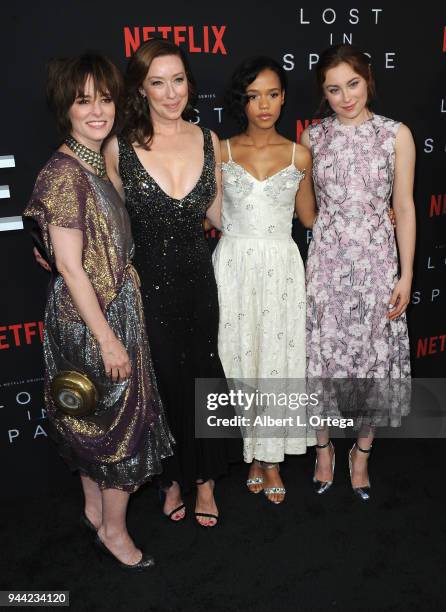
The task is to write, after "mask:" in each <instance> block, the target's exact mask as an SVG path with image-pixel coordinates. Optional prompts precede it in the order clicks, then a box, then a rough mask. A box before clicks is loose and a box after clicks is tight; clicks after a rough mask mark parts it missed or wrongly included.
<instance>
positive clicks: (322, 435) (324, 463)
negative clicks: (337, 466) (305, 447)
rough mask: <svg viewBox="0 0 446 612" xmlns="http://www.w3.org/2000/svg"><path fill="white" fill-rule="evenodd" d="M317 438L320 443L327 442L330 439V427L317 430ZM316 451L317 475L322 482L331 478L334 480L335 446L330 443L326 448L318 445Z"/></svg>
mask: <svg viewBox="0 0 446 612" xmlns="http://www.w3.org/2000/svg"><path fill="white" fill-rule="evenodd" d="M316 439H317V443H318V445H325V444H327V442H328V441H329V439H330V436H329V433H328V429H321V430H320V431H317V432H316ZM316 453H317V465H316V472H315V477H316V478H317V480H319V481H320V482H328V481H330V480H333V464H332V459H333V453H334V448H333V446H332V445H331V444H329V445H328V446H326V447H325V448H317V447H316Z"/></svg>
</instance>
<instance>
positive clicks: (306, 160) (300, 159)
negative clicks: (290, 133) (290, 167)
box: [294, 144, 312, 170]
mask: <svg viewBox="0 0 446 612" xmlns="http://www.w3.org/2000/svg"><path fill="white" fill-rule="evenodd" d="M294 162H295V166H296V168H298V169H299V170H308V168H311V166H312V158H311V153H310V151H309V150H308V149H307V148H306V147H304V146H303V145H301V144H296V154H295V157H294Z"/></svg>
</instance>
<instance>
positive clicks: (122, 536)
mask: <svg viewBox="0 0 446 612" xmlns="http://www.w3.org/2000/svg"><path fill="white" fill-rule="evenodd" d="M129 497H130V495H129V493H126V492H125V491H120V490H119V489H104V490H103V491H102V525H101V527H100V529H99V531H98V536H99V538H100V539H101V540H102V542H103V543H104V545H105V546H106V547H107V548H108V549H109V550H110V552H112V553H113V554H114V555H115V557H116V558H117V559H119V561H121V562H122V563H126V564H127V565H134V564H135V563H138V562H139V561H140V560H141V558H142V552H141V551H140V550H138V549H137V548H136V546H135V543H134V542H133V540H132V538H131V537H130V535H129V533H128V531H127V525H126V513H127V504H128V502H129Z"/></svg>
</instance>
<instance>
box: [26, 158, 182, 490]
mask: <svg viewBox="0 0 446 612" xmlns="http://www.w3.org/2000/svg"><path fill="white" fill-rule="evenodd" d="M24 214H25V215H28V216H32V217H34V218H35V219H36V220H37V221H38V223H39V225H40V227H41V229H42V234H43V238H44V241H45V244H46V245H47V249H48V251H49V253H50V254H51V257H53V254H52V249H51V244H50V239H49V234H48V223H52V224H54V225H58V226H61V227H67V228H72V229H79V230H81V231H82V233H83V239H84V240H83V243H84V244H83V250H84V252H83V262H84V268H85V270H86V272H87V274H88V276H89V278H90V281H91V283H92V285H93V288H94V289H95V292H96V295H97V297H98V300H99V303H100V305H101V307H102V310H103V312H104V315H105V317H106V319H107V321H108V323H109V325H110V327H111V328H112V329H113V331H114V333H115V334H116V336H117V337H118V338H119V339H120V340H121V342H122V343H123V345H124V347H125V349H126V350H127V353H128V355H129V357H130V360H131V363H132V372H131V375H130V377H129V379H128V381H126V382H123V383H114V382H112V381H111V379H110V378H107V377H106V376H105V372H104V365H103V361H102V357H101V353H100V350H99V346H98V343H97V342H96V340H95V339H94V337H93V336H92V335H91V333H90V332H89V330H88V328H87V327H86V325H85V323H84V322H83V321H82V319H81V318H80V316H79V314H78V312H77V310H76V308H75V306H74V304H73V302H72V300H71V297H70V294H69V292H68V289H67V286H66V284H65V282H64V280H63V277H62V276H60V275H56V276H55V277H54V278H53V279H52V281H51V284H50V289H49V292H48V301H47V306H46V311H45V335H44V356H45V366H46V367H45V401H46V408H47V412H48V417H49V420H50V423H51V426H52V433H53V437H54V438H55V439H56V440H57V442H58V444H59V451H60V453H61V454H62V456H63V457H64V458H65V459H66V460H67V462H68V463H69V465H70V466H71V467H72V469H76V470H80V471H81V472H82V473H84V474H86V475H88V476H89V477H90V478H92V479H93V480H94V481H95V482H97V483H98V484H99V486H100V487H101V488H116V489H122V490H125V491H129V492H132V491H134V490H136V489H137V488H138V487H139V486H140V485H141V484H142V483H143V482H145V481H146V480H148V479H149V478H150V477H151V476H153V475H154V474H159V473H160V472H161V470H162V465H161V460H162V459H163V458H165V457H167V456H169V455H170V454H172V449H171V442H172V438H171V435H170V432H169V429H168V427H167V425H166V421H165V417H164V412H163V409H162V406H161V402H160V398H159V394H158V391H157V386H156V382H155V377H154V373H153V368H152V364H151V360H150V352H149V347H148V342H147V336H146V332H145V327H144V315H143V310H142V302H141V297H140V294H139V290H138V288H137V285H136V278H135V274H134V273H133V272H132V266H131V264H130V261H131V255H132V251H133V240H132V237H131V232H130V223H129V219H128V215H127V213H126V210H125V208H124V206H123V203H122V201H121V199H120V198H119V196H118V194H117V193H116V191H115V190H114V188H113V187H112V185H111V183H110V182H109V181H108V180H105V179H100V178H98V177H97V176H95V175H93V174H92V173H91V172H88V171H87V170H85V169H84V168H83V167H82V166H81V165H80V164H79V163H78V162H77V161H76V160H75V159H74V158H72V157H70V156H68V155H64V154H62V153H56V154H54V155H53V157H52V158H51V159H50V161H49V162H48V164H47V165H46V166H45V168H44V169H43V170H42V172H41V173H40V175H39V177H38V179H37V182H36V186H35V189H34V192H33V196H32V199H31V201H30V204H29V205H28V207H27V209H26V210H25V212H24ZM61 370H78V371H80V372H84V373H86V374H87V375H88V376H89V377H90V378H91V379H92V380H93V382H94V383H95V385H96V387H97V389H98V391H99V396H100V400H99V402H98V405H97V407H96V411H95V412H94V414H93V415H89V416H86V417H83V418H75V417H70V416H67V415H65V414H63V413H61V412H60V411H59V410H58V409H57V407H56V406H55V404H54V402H53V399H52V397H51V393H50V383H51V380H52V379H53V378H54V376H55V375H56V374H57V373H58V372H60V371H61Z"/></svg>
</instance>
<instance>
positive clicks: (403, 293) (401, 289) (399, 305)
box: [387, 276, 412, 321]
mask: <svg viewBox="0 0 446 612" xmlns="http://www.w3.org/2000/svg"><path fill="white" fill-rule="evenodd" d="M411 286H412V278H406V277H404V276H402V277H401V278H400V280H399V281H398V282H397V284H396V285H395V288H394V290H393V292H392V297H391V298H390V302H389V311H388V313H387V318H388V319H390V320H391V321H393V320H394V319H397V318H398V317H399V316H400V315H402V314H403V312H404V311H405V310H406V308H407V306H408V304H409V301H410V288H411Z"/></svg>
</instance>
